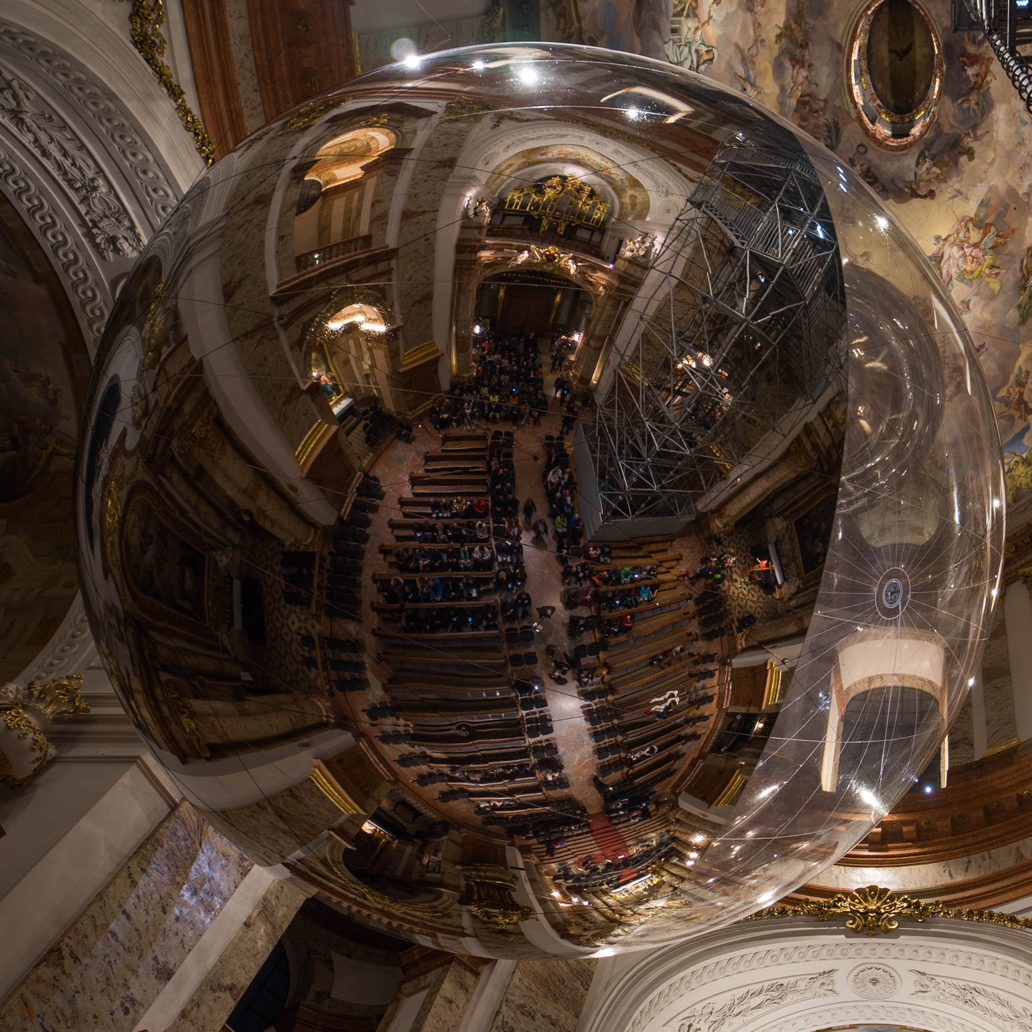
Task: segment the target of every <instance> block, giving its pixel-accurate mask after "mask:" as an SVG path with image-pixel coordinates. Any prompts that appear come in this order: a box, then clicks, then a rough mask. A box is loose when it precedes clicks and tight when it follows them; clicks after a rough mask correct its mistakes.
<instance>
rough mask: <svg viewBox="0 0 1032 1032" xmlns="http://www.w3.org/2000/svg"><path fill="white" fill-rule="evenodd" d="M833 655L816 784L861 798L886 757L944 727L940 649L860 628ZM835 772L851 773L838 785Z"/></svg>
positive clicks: (930, 640)
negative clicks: (835, 657) (833, 661)
mask: <svg viewBox="0 0 1032 1032" xmlns="http://www.w3.org/2000/svg"><path fill="white" fill-rule="evenodd" d="M837 651H838V663H837V665H836V666H835V669H834V670H833V671H832V674H831V705H830V707H829V713H828V726H827V730H826V732H825V739H824V758H823V762H822V765H821V784H822V787H823V788H824V790H825V791H826V792H846V791H851V790H852V791H856V792H857V793H858V794H860V795H861V797H863V792H864V786H865V785H868V786H869V785H873V784H877V782H878V780H879V779H880V777H881V771H882V768H883V766H884V765H885V759H886V756H888V755H894V756H895V755H897V754H898V752H899V750H900V749H908V748H910V747H911V745H912V743H913V742H914V741H917V740H920V739H921V738H922V736H923V735H924V734H925V733H926V732H927V730H928V728H929V727H930V726H933V725H934V726H940V725H942V726H944V725H945V720H946V695H947V693H946V686H945V679H946V670H945V663H944V657H943V649H942V645H941V644H940V643H939V642H938V641H937V640H936V639H935V637H934V635H931V634H927V635H920V636H917V635H915V636H913V637H910V636H907V635H906V634H905V633H900V634H896V633H892V634H890V633H886V634H884V635H882V634H880V633H878V632H873V631H860V632H857V633H856V634H852V635H850V636H849V637H848V638H847V639H846V640H845V641H844V642H843V643H842V644H841V645H840V646H839V647H838V650H837ZM839 771H848V772H849V777H848V779H847V781H846V782H844V783H842V784H840V780H841V779H840V776H839ZM913 773H914V775H915V776H916V775H917V774H919V773H920V771H919V770H916V769H915V770H914V772H913ZM865 775H866V777H865ZM872 805H873V804H872Z"/></svg>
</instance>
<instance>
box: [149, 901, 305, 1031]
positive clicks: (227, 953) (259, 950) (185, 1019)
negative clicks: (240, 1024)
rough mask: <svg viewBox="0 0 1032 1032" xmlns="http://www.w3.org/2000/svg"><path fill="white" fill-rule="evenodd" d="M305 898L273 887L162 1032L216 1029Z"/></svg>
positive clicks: (242, 992) (230, 1010) (234, 1004)
mask: <svg viewBox="0 0 1032 1032" xmlns="http://www.w3.org/2000/svg"><path fill="white" fill-rule="evenodd" d="M305 899H306V894H305V892H303V891H302V890H301V889H299V888H297V887H296V886H294V885H292V884H291V883H290V882H289V881H277V882H274V883H273V884H272V885H271V886H270V887H269V889H268V890H267V891H266V893H265V895H264V896H263V897H262V899H261V901H260V902H259V903H258V904H257V905H256V906H255V907H254V909H253V910H252V911H251V913H250V914H249V915H248V917H247V918H246V919H245V920H244V923H243V925H241V927H240V929H239V930H238V931H237V933H236V935H234V936H233V938H232V940H231V941H230V943H229V945H228V946H227V947H226V949H225V950H224V951H223V953H222V955H221V956H220V957H219V959H218V960H217V961H216V962H215V963H214V964H213V965H212V967H211V969H210V970H209V971H208V974H207V975H206V976H205V977H204V981H202V982H201V984H200V986H198V988H197V991H196V992H195V993H194V994H193V996H192V997H191V999H190V1002H189V1003H188V1004H187V1005H186V1006H185V1007H184V1008H183V1009H182V1011H180V1013H179V1017H178V1018H176V1020H175V1021H173V1022H172V1024H171V1025H169V1026H168V1029H167V1032H212V1030H214V1029H219V1028H221V1027H222V1025H223V1023H224V1022H225V1020H226V1018H228V1017H229V1015H230V1013H231V1012H232V1010H233V1008H234V1007H235V1006H236V1004H237V1001H238V1000H239V999H240V997H241V996H243V994H244V990H245V989H246V988H247V987H248V986H249V985H250V984H251V980H252V979H253V978H254V976H255V975H256V974H257V973H258V969H259V968H260V967H261V966H262V964H263V963H264V962H265V958H266V957H267V956H268V955H269V952H270V951H271V950H272V948H273V946H275V945H276V943H277V942H278V941H279V939H280V936H282V935H283V933H284V932H285V931H286V930H287V926H288V925H289V924H290V922H291V921H292V920H293V918H294V915H295V914H296V913H297V911H298V909H299V908H300V906H301V904H302V903H304V901H305Z"/></svg>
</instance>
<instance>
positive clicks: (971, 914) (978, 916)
mask: <svg viewBox="0 0 1032 1032" xmlns="http://www.w3.org/2000/svg"><path fill="white" fill-rule="evenodd" d="M797 916H804V917H816V918H817V919H818V920H819V921H830V920H832V919H833V918H837V917H844V918H845V919H846V927H847V928H848V929H849V930H850V931H851V932H856V933H857V934H860V933H861V932H862V933H863V934H865V935H878V934H879V933H882V934H885V935H887V934H888V933H889V932H893V931H895V930H896V929H897V928H898V927H899V922H900V919H902V918H905V919H907V920H909V921H924V920H925V919H926V918H929V917H945V918H949V919H951V920H956V921H978V922H981V923H984V924H996V925H1002V926H1004V927H1005V928H1020V929H1032V918H1027V917H1015V916H1014V915H1013V914H1002V913H1000V912H999V911H995V910H966V909H964V908H960V907H950V906H947V905H946V904H945V903H941V902H939V901H938V900H932V901H930V902H928V903H925V902H923V901H922V900H918V899H914V898H913V897H912V896H906V895H896V893H894V892H893V891H892V890H891V889H885V888H881V887H879V886H877V885H868V886H866V887H865V888H862V889H854V891H853V892H851V893H849V894H848V895H846V894H845V893H842V892H840V893H838V894H836V895H834V896H832V897H831V899H822V900H805V901H803V902H802V903H793V904H790V905H788V906H776V907H767V908H766V909H765V910H761V911H759V912H758V913H755V914H753V915H752V916H751V917H746V918H743V920H745V921H757V920H763V919H765V918H770V917H797Z"/></svg>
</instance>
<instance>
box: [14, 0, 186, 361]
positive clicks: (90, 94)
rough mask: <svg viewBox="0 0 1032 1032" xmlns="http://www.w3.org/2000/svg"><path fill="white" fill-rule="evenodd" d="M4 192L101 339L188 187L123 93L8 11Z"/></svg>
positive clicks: (83, 322) (86, 327)
mask: <svg viewBox="0 0 1032 1032" xmlns="http://www.w3.org/2000/svg"><path fill="white" fill-rule="evenodd" d="M19 13H22V12H21V11H19ZM172 117H173V118H174V117H175V113H174V110H173V111H172ZM177 124H178V120H177ZM184 135H185V134H184ZM198 161H199V159H198ZM0 190H2V191H3V192H4V193H5V194H6V195H7V196H8V197H9V198H10V200H11V201H12V203H14V205H15V206H16V207H17V208H19V209H20V211H21V213H22V216H23V218H24V219H25V221H26V223H27V225H28V226H29V227H30V228H31V229H32V231H33V233H34V234H35V236H36V239H37V240H38V242H39V243H40V245H41V246H42V247H43V249H44V252H45V253H46V254H47V256H48V257H49V259H50V261H51V264H52V265H53V266H54V269H55V271H56V272H57V273H58V276H59V277H60V279H61V281H62V283H63V285H64V287H65V290H66V291H67V293H68V296H69V299H70V300H71V302H72V307H73V311H74V312H75V314H76V316H77V318H78V321H79V324H80V327H81V328H82V331H83V335H84V337H85V339H86V341H87V344H88V345H91V346H93V345H95V344H96V341H97V339H98V338H99V336H100V332H101V330H102V329H103V326H104V323H105V321H106V319H107V315H108V313H109V311H110V308H111V302H112V295H113V285H114V284H115V283H117V282H118V281H120V280H121V279H122V278H124V276H125V274H126V273H127V272H128V270H129V269H130V268H131V266H132V263H133V262H134V261H135V259H136V257H137V256H138V255H139V253H140V252H141V251H142V249H143V247H144V245H145V244H146V242H147V240H148V239H149V238H150V236H151V234H152V233H153V232H154V231H155V230H156V229H157V227H158V226H159V225H160V224H161V223H162V221H163V220H164V219H165V217H166V216H167V215H168V214H169V212H171V210H172V208H173V207H174V206H175V204H176V202H177V201H178V199H179V196H180V193H181V190H180V187H179V185H178V184H177V183H176V181H175V179H174V176H173V174H172V172H171V169H170V166H169V164H168V163H167V162H166V161H165V159H164V157H163V156H162V155H161V153H160V151H158V150H157V149H156V148H155V146H154V144H153V142H152V141H151V138H150V135H149V134H148V132H146V131H145V130H144V129H143V128H142V127H141V125H140V124H139V123H138V122H137V121H136V119H135V118H134V117H133V115H132V114H131V113H130V112H129V111H128V110H127V108H126V106H125V104H124V103H123V98H122V97H121V96H120V95H119V94H118V93H117V92H114V91H112V90H111V89H110V88H109V87H108V85H107V84H106V83H105V82H103V81H102V80H98V79H97V78H96V77H95V76H94V75H93V74H92V73H91V72H90V70H89V69H88V68H87V67H86V66H85V65H83V64H82V62H81V61H79V60H78V58H72V57H71V56H70V55H69V54H67V53H65V52H64V51H63V50H61V49H59V48H58V47H57V46H55V45H53V44H52V43H51V42H50V41H49V40H48V39H45V38H43V37H41V36H39V35H37V34H36V33H35V32H34V31H32V30H31V29H28V28H26V27H25V26H23V25H21V24H16V23H14V22H12V21H10V20H8V19H5V18H0Z"/></svg>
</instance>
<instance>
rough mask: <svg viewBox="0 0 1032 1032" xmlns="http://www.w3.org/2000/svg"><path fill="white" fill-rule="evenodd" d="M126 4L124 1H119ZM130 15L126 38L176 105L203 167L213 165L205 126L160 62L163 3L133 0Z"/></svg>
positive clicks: (177, 112) (211, 148)
mask: <svg viewBox="0 0 1032 1032" xmlns="http://www.w3.org/2000/svg"><path fill="white" fill-rule="evenodd" d="M119 2H120V3H125V2H126V0H119ZM132 5H133V6H132V10H131V11H130V12H129V38H130V39H131V40H132V41H133V46H134V47H135V48H136V50H137V52H138V53H139V55H140V56H141V57H142V58H143V59H144V61H146V62H147V66H148V67H149V68H150V70H151V71H152V72H153V73H154V78H155V79H157V80H158V83H159V85H160V86H161V88H162V89H163V90H164V91H165V92H166V93H167V94H168V96H169V99H170V100H171V101H172V103H173V104H175V106H176V114H177V115H179V121H180V122H182V123H183V128H184V129H186V131H187V132H188V133H189V134H190V135H191V136H192V137H193V140H194V146H195V147H196V148H197V153H198V154H200V156H201V157H202V158H204V163H205V164H206V165H209V166H210V165H214V164H215V144H214V143H213V142H212V139H211V137H210V136H209V135H208V133H207V130H206V129H205V128H204V124H203V123H202V122H201V120H200V119H199V118H198V117H197V116H196V115H195V114H194V113H193V111H192V110H191V109H190V105H189V104H187V102H186V94H185V93H184V92H183V87H182V86H180V85H179V83H177V82H176V80H175V79H173V78H172V69H171V68H169V66H168V65H167V64H165V62H164V61H163V60H162V58H163V57H164V56H165V50H166V49H167V47H168V43H167V42H166V41H165V37H164V35H163V34H162V32H161V26H162V25H164V24H165V5H164V2H163V0H132Z"/></svg>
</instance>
